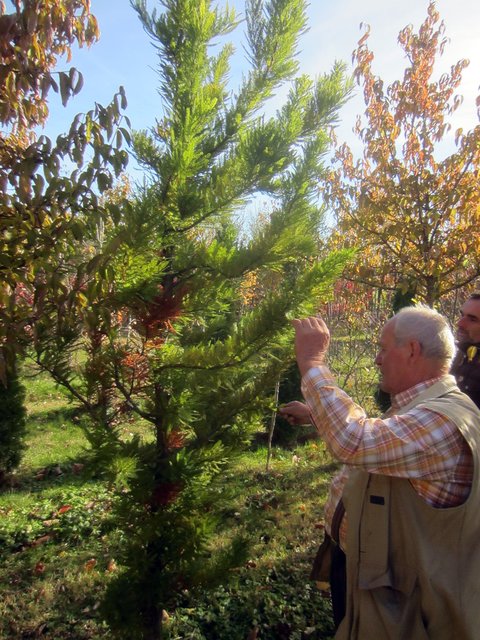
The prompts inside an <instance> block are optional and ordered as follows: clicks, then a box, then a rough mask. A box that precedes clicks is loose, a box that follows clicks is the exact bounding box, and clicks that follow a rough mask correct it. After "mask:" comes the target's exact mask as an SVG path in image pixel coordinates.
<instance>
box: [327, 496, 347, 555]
mask: <svg viewBox="0 0 480 640" xmlns="http://www.w3.org/2000/svg"><path fill="white" fill-rule="evenodd" d="M344 515H345V505H344V504H343V500H342V499H341V498H340V501H339V503H338V504H337V508H336V509H335V513H334V514H333V518H332V526H331V532H330V535H331V536H332V539H333V540H334V541H335V542H336V543H337V544H339V542H340V527H341V525H342V520H343V516H344Z"/></svg>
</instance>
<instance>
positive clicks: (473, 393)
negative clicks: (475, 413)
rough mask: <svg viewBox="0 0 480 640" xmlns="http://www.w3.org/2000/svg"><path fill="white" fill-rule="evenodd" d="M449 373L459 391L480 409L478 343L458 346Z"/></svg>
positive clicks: (479, 355)
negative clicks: (453, 377) (455, 381)
mask: <svg viewBox="0 0 480 640" xmlns="http://www.w3.org/2000/svg"><path fill="white" fill-rule="evenodd" d="M450 373H452V375H454V376H455V378H456V380H457V384H458V386H459V387H460V390H461V391H463V392H464V393H466V394H467V396H470V398H471V399H472V400H473V401H474V402H475V404H476V405H477V407H480V343H478V342H477V343H476V344H462V345H459V347H458V351H457V354H456V355H455V358H454V360H453V363H452V368H451V370H450Z"/></svg>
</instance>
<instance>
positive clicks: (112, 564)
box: [107, 560, 117, 573]
mask: <svg viewBox="0 0 480 640" xmlns="http://www.w3.org/2000/svg"><path fill="white" fill-rule="evenodd" d="M116 570H117V563H116V562H115V560H109V562H108V564H107V571H108V572H109V573H113V572H114V571H116Z"/></svg>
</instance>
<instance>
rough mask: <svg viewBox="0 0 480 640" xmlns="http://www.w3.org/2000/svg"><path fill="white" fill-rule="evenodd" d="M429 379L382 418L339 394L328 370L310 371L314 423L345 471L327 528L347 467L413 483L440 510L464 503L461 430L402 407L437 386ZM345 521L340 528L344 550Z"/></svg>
mask: <svg viewBox="0 0 480 640" xmlns="http://www.w3.org/2000/svg"><path fill="white" fill-rule="evenodd" d="M438 380H439V378H434V379H431V380H427V381H425V382H422V383H420V384H417V385H415V386H414V387H411V388H410V389H407V390H406V391H403V392H402V393H399V394H397V395H395V396H393V397H392V408H391V409H390V410H389V411H388V412H387V414H385V416H384V417H383V418H368V417H367V415H366V414H365V411H364V410H363V409H362V408H361V407H360V406H359V405H357V404H356V403H355V402H354V401H353V400H352V399H351V398H350V397H349V396H348V395H347V394H346V393H345V392H344V391H342V390H341V389H339V388H338V387H337V386H336V384H335V380H334V378H333V377H332V374H331V373H330V371H329V369H328V367H325V366H324V367H315V368H313V369H310V371H308V372H307V374H306V375H305V376H304V377H303V380H302V392H303V396H304V398H305V401H306V402H307V405H308V407H309V409H310V412H311V415H312V419H313V422H314V424H315V426H316V427H317V429H318V431H319V432H320V435H321V436H322V438H323V439H324V440H325V443H326V445H327V447H328V449H329V451H330V453H331V454H332V455H333V456H334V457H335V458H336V459H337V460H339V461H340V462H343V463H344V465H345V466H344V467H343V468H342V469H341V470H340V472H339V473H338V474H337V475H336V476H335V477H334V479H333V481H332V484H331V487H330V493H329V497H328V499H327V502H326V504H325V527H326V529H327V532H328V533H330V523H331V521H332V517H333V514H334V511H335V508H336V506H337V504H338V501H339V500H340V498H341V496H342V492H343V487H344V484H345V482H346V480H347V477H348V467H349V466H352V467H355V468H358V469H364V470H365V471H368V472H370V473H379V474H382V475H387V476H395V477H398V478H409V479H410V481H411V483H412V486H413V487H414V489H415V490H416V491H417V493H418V494H419V495H420V496H422V497H423V498H424V499H425V501H426V502H427V503H428V504H431V505H432V506H435V507H453V506H457V505H459V504H462V502H464V501H465V499H466V498H467V496H468V494H469V492H470V487H471V484H472V478H473V460H472V454H471V451H470V448H469V447H468V445H467V442H466V440H465V439H464V437H463V436H462V434H461V433H460V431H459V430H458V428H457V426H456V425H455V424H454V423H453V422H452V421H451V420H449V419H448V418H446V417H444V416H442V415H440V414H438V413H436V412H434V411H431V410H429V409H425V408H420V407H414V408H413V409H411V410H410V411H408V412H407V413H404V414H403V415H402V414H401V413H400V415H389V414H390V413H392V412H396V413H399V412H400V411H401V408H402V407H405V406H406V405H407V404H409V403H410V402H411V401H412V400H413V399H414V398H415V397H416V396H417V395H418V394H419V393H421V392H422V391H424V390H425V389H427V388H428V387H430V386H431V385H432V384H434V383H435V382H437V381H438ZM345 533H346V518H345V517H344V518H343V522H342V526H341V528H340V544H341V546H342V548H343V549H345V539H346V538H345Z"/></svg>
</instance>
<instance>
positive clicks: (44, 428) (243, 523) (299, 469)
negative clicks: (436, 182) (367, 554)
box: [0, 381, 334, 640]
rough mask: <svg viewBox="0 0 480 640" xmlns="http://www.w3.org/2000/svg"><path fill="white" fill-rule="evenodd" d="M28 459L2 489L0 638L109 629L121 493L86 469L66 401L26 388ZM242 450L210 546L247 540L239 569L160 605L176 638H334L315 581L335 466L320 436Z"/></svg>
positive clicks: (88, 634) (44, 387)
mask: <svg viewBox="0 0 480 640" xmlns="http://www.w3.org/2000/svg"><path fill="white" fill-rule="evenodd" d="M28 400H29V438H28V449H27V451H26V454H25V457H24V461H23V463H22V465H21V467H20V468H19V470H18V472H17V473H16V474H15V476H14V477H13V479H12V483H11V485H10V486H9V487H7V488H4V489H3V491H2V493H1V494H0V556H1V565H0V589H1V592H2V599H1V601H0V638H5V639H7V638H9V639H12V640H14V639H18V640H20V639H27V638H44V639H49V640H54V639H55V640H66V639H72V640H73V639H75V640H87V639H90V640H92V639H101V638H110V637H111V635H110V634H109V630H108V628H107V627H106V625H105V623H104V622H103V619H102V597H103V594H104V591H105V588H106V586H107V585H108V582H109V580H111V579H112V577H114V576H116V575H118V572H120V571H122V567H121V566H120V565H119V563H118V562H117V560H116V552H117V550H118V548H119V544H120V543H121V536H122V533H121V532H120V531H119V530H118V529H117V528H116V525H115V519H114V518H113V515H112V514H113V507H114V505H115V500H117V499H118V496H117V494H116V490H115V489H114V488H113V487H109V486H107V484H106V483H105V481H104V480H102V478H101V477H98V475H94V474H92V472H91V469H90V467H89V462H88V453H87V451H86V449H85V447H86V441H85V440H84V438H83V434H82V432H81V430H80V429H79V428H78V426H77V425H76V424H75V421H74V414H72V412H71V410H70V408H69V406H68V405H67V403H66V400H65V398H64V397H63V396H62V395H61V393H60V392H59V391H57V390H56V389H54V388H53V387H52V386H51V385H50V384H49V383H48V382H46V381H43V382H35V383H34V384H32V385H29V398H28ZM266 459H267V451H266V449H265V448H259V449H256V450H254V451H253V450H252V451H251V452H249V453H246V454H244V455H243V456H242V457H241V458H240V459H239V460H238V462H237V463H236V466H235V468H233V469H231V470H230V472H229V473H228V474H226V475H225V476H224V477H223V478H222V482H221V484H220V485H219V492H222V493H223V492H225V491H228V493H229V499H228V500H224V499H223V500H221V501H220V500H219V505H218V511H219V512H218V522H219V526H218V532H217V537H216V540H215V545H218V546H220V547H221V546H224V545H227V544H228V541H229V540H230V539H231V538H233V537H234V536H235V534H237V533H242V534H244V535H245V536H247V537H248V538H249V539H250V540H251V547H250V553H249V559H248V561H247V562H246V563H245V565H244V566H241V567H239V568H238V569H237V570H235V571H233V572H232V573H231V575H228V576H225V581H224V582H223V584H222V585H221V586H218V587H216V588H215V589H213V590H211V591H207V592H204V593H189V592H187V591H185V592H183V593H182V594H180V595H179V598H178V602H177V606H176V607H175V608H172V610H171V611H165V612H164V622H165V625H164V628H165V630H166V632H167V634H168V637H169V638H170V639H171V640H174V639H175V640H180V639H187V638H190V639H192V640H222V639H228V640H255V639H258V640H282V639H291V640H300V639H303V638H311V639H314V640H315V639H319V638H322V639H327V638H330V637H332V635H333V627H332V622H331V610H330V601H329V599H328V597H326V594H324V593H322V592H321V591H319V590H318V589H317V587H316V585H315V584H314V583H312V582H310V581H309V580H308V573H309V570H310V565H311V562H312V559H313V557H314V554H315V551H316V548H317V546H318V544H319V541H321V539H322V535H323V532H322V528H323V525H322V521H321V513H322V506H323V502H324V499H325V495H326V490H327V488H328V484H329V481H330V477H331V473H332V471H333V469H334V466H333V465H332V462H331V460H330V458H329V457H328V455H327V454H326V453H325V451H324V449H323V447H322V445H321V444H320V443H309V444H306V445H303V446H301V447H299V448H297V449H296V450H294V451H292V450H285V449H275V450H274V452H273V456H272V459H271V461H270V464H269V469H268V471H267V470H266Z"/></svg>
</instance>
